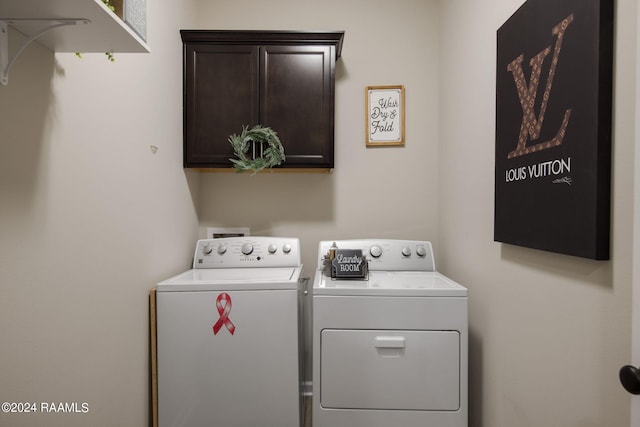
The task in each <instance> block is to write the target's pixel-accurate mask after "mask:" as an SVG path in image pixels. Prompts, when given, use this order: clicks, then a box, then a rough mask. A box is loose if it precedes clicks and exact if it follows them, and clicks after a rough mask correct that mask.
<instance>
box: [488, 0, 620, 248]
mask: <svg viewBox="0 0 640 427" xmlns="http://www.w3.org/2000/svg"><path fill="white" fill-rule="evenodd" d="M613 13H614V9H613V0H562V1H559V0H528V1H527V2H525V3H524V4H523V5H522V6H521V7H520V8H519V9H518V10H517V11H516V12H515V13H514V14H513V15H512V16H511V17H510V18H509V19H508V20H507V21H506V22H505V23H504V24H503V25H502V26H501V27H500V28H499V29H498V30H497V61H496V63H497V64H496V135H495V139H496V148H495V217H494V240H495V241H497V242H503V243H509V244H513V245H519V246H525V247H529V248H534V249H541V250H545V251H551V252H557V253H563V254H568V255H574V256H579V257H584V258H590V259H596V260H606V259H609V256H610V254H609V242H610V198H611V194H610V192H611V134H612V132H611V130H612V128H611V127H612V74H613V73H612V68H613V25H614V19H613V16H614V15H613Z"/></svg>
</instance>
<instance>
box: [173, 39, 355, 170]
mask: <svg viewBox="0 0 640 427" xmlns="http://www.w3.org/2000/svg"><path fill="white" fill-rule="evenodd" d="M180 33H181V35H182V41H183V46H184V49H183V51H184V166H185V167H187V168H230V167H232V163H231V161H230V160H229V159H230V158H232V157H233V156H234V154H233V150H232V148H231V145H230V144H229V142H228V138H229V135H231V134H234V133H235V134H239V133H240V132H241V131H242V127H243V126H248V127H253V126H254V125H257V124H260V125H262V126H268V127H270V128H272V129H273V130H274V131H276V132H277V133H278V136H279V137H280V141H281V142H282V145H283V146H284V149H285V155H286V157H287V160H286V162H284V163H283V164H282V165H281V166H279V167H278V168H283V169H291V168H329V169H330V168H333V165H334V163H333V153H334V147H333V138H334V98H335V63H336V60H337V59H338V58H339V57H340V52H341V49H342V40H343V38H344V32H331V33H327V32H322V33H318V32H281V31H209V30H182V31H181V32H180Z"/></svg>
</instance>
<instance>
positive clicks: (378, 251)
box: [369, 245, 382, 258]
mask: <svg viewBox="0 0 640 427" xmlns="http://www.w3.org/2000/svg"><path fill="white" fill-rule="evenodd" d="M369 253H370V254H371V256H372V257H374V258H379V257H380V255H382V248H381V247H380V246H378V245H373V246H371V247H370V248H369Z"/></svg>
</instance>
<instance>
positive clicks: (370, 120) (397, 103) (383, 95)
mask: <svg viewBox="0 0 640 427" xmlns="http://www.w3.org/2000/svg"><path fill="white" fill-rule="evenodd" d="M365 95H366V104H367V120H366V122H367V123H366V125H367V129H366V134H367V147H375V146H385V145H404V86H367V88H366V93H365Z"/></svg>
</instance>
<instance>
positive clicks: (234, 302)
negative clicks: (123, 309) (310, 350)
mask: <svg viewBox="0 0 640 427" xmlns="http://www.w3.org/2000/svg"><path fill="white" fill-rule="evenodd" d="M301 269H302V265H301V263H300V244H299V241H298V239H293V238H276V237H255V236H251V237H231V238H222V239H209V240H200V241H198V243H197V245H196V251H195V255H194V261H193V268H192V269H191V270H188V271H186V272H184V273H182V274H180V275H177V276H175V277H172V278H170V279H168V280H165V281H163V282H161V283H158V285H157V292H156V311H157V315H156V321H157V358H158V360H157V366H158V368H157V369H158V370H157V380H158V425H159V427H178V426H180V427H204V426H207V427H208V426H214V425H215V426H218V427H237V426H264V427H299V426H300V418H301V409H300V408H301V405H300V404H301V394H300V378H301V377H300V369H301V367H300V360H301V359H300V357H299V353H300V343H301V341H300V340H299V331H300V330H301V328H299V325H298V321H299V319H300V317H299V316H300V313H299V310H300V307H301V305H300V301H301V295H300V285H299V283H300V281H299V279H300V272H301Z"/></svg>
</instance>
